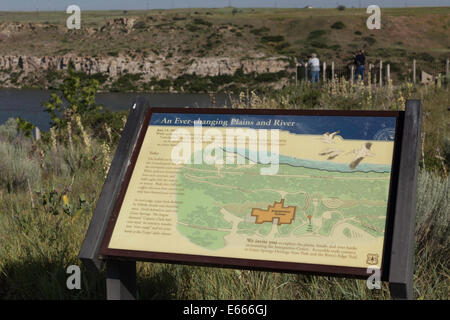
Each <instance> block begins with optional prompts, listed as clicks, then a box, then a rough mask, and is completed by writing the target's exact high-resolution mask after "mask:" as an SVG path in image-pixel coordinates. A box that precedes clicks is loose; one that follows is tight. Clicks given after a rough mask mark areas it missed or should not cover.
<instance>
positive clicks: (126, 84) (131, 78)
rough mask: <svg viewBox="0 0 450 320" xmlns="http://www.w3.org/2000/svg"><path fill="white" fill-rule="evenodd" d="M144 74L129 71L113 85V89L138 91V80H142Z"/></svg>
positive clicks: (116, 90) (115, 90) (117, 90)
mask: <svg viewBox="0 0 450 320" xmlns="http://www.w3.org/2000/svg"><path fill="white" fill-rule="evenodd" d="M141 78H142V74H140V73H139V74H131V73H127V74H124V75H122V76H121V77H119V78H118V79H117V80H116V81H115V82H113V83H112V85H111V91H113V92H124V91H136V90H137V88H138V82H139V81H140V80H141Z"/></svg>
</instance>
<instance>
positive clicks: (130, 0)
mask: <svg viewBox="0 0 450 320" xmlns="http://www.w3.org/2000/svg"><path fill="white" fill-rule="evenodd" d="M71 4H76V5H78V6H80V8H81V10H114V9H117V10H123V9H127V10H133V9H148V8H149V9H171V8H201V7H211V8H213V7H226V6H229V5H230V4H231V5H232V6H233V7H278V8H283V7H287V8H302V7H305V6H306V5H312V6H313V7H332V8H334V7H336V6H337V5H338V4H339V5H345V6H347V7H356V8H358V7H359V6H362V7H367V6H369V5H371V4H376V5H379V6H380V7H382V8H383V7H405V6H450V0H332V1H330V0H0V11H10V10H11V11H35V10H39V11H45V10H61V11H64V10H65V9H66V8H67V6H68V5H71Z"/></svg>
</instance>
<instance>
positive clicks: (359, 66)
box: [355, 50, 366, 82]
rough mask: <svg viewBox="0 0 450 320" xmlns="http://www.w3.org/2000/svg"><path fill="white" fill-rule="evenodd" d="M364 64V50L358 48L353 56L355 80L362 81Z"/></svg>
mask: <svg viewBox="0 0 450 320" xmlns="http://www.w3.org/2000/svg"><path fill="white" fill-rule="evenodd" d="M365 64H366V56H365V54H364V50H360V51H359V52H358V54H357V55H356V56H355V66H356V72H355V82H357V81H364V71H365Z"/></svg>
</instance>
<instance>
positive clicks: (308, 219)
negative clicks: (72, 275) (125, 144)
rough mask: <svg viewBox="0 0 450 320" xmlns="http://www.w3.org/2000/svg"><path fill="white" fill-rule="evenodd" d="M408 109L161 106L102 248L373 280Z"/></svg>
mask: <svg viewBox="0 0 450 320" xmlns="http://www.w3.org/2000/svg"><path fill="white" fill-rule="evenodd" d="M399 121H400V117H399V112H367V111H352V112H350V111H279V110H223V109H221V110H218V109H161V108H150V109H149V111H148V115H147V116H146V120H145V122H144V125H143V129H142V132H141V138H140V140H139V141H138V142H137V144H136V147H135V149H134V152H135V153H134V157H132V158H131V163H130V166H129V168H128V173H127V177H126V178H125V180H124V183H123V184H122V189H121V192H120V194H119V196H118V198H117V201H116V203H115V206H114V210H113V212H112V215H111V219H109V222H108V225H107V229H106V233H105V237H104V239H103V242H102V247H101V250H100V255H101V257H102V258H108V257H121V258H130V259H134V260H150V261H169V262H170V261H172V262H182V263H192V264H207V265H210V264H213V265H220V266H235V267H239V266H241V267H249V268H258V269H268V270H292V271H310V272H319V273H330V274H342V275H348V276H364V277H367V268H368V267H371V268H380V269H381V271H383V269H384V268H385V266H386V263H388V262H389V257H388V255H389V253H390V243H389V242H390V232H391V230H390V228H389V227H390V222H389V221H390V215H391V214H392V210H390V203H391V201H392V198H393V197H395V192H394V191H393V188H392V187H393V181H395V175H396V169H397V168H396V166H395V165H394V164H395V157H396V150H397V149H398V128H399V127H400V126H401V124H399Z"/></svg>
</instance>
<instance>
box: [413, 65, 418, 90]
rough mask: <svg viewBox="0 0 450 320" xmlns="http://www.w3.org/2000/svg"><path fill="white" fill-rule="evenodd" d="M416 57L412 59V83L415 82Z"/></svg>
mask: <svg viewBox="0 0 450 320" xmlns="http://www.w3.org/2000/svg"><path fill="white" fill-rule="evenodd" d="M416 75H417V73H416V59H414V60H413V83H414V84H416V79H417V78H416Z"/></svg>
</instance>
